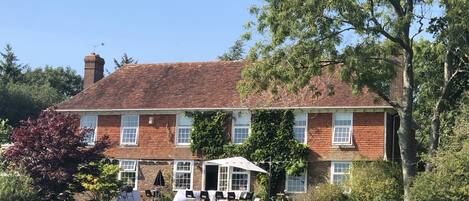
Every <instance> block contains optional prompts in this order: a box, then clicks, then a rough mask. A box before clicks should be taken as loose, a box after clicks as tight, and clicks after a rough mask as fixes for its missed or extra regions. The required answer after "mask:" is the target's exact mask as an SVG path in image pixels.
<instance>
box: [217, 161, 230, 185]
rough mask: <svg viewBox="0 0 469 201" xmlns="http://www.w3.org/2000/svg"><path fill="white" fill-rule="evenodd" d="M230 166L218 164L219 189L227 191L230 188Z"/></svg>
mask: <svg viewBox="0 0 469 201" xmlns="http://www.w3.org/2000/svg"><path fill="white" fill-rule="evenodd" d="M228 170H229V169H228V167H227V166H221V165H220V166H218V190H219V191H227V190H228Z"/></svg>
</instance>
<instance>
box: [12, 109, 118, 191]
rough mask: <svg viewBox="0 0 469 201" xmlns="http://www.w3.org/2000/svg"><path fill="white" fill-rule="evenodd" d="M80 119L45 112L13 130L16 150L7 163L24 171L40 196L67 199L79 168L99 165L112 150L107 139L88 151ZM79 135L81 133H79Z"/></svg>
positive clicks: (69, 115) (51, 111)
mask: <svg viewBox="0 0 469 201" xmlns="http://www.w3.org/2000/svg"><path fill="white" fill-rule="evenodd" d="M79 126H80V122H79V119H78V116H76V115H71V114H62V113H59V112H56V111H53V110H46V111H43V112H42V113H41V115H40V116H39V117H38V118H37V119H36V120H33V119H28V120H27V121H25V122H22V125H21V127H20V128H16V129H14V130H13V132H12V135H11V139H12V141H13V142H14V144H13V146H11V147H9V148H8V149H7V151H6V152H5V155H4V156H5V159H6V160H8V162H10V163H11V164H13V165H14V166H15V167H23V168H24V171H25V172H26V173H27V174H28V175H29V176H30V177H31V178H32V179H33V184H34V186H35V187H36V188H38V190H39V193H40V196H41V197H44V198H45V199H48V200H60V199H63V198H59V195H62V196H66V195H67V194H64V193H66V191H67V190H68V189H67V188H68V187H69V184H71V183H73V182H74V180H73V175H74V174H76V173H77V172H78V166H79V165H80V164H87V163H89V162H92V161H99V160H100V159H102V158H103V157H104V154H103V153H104V150H105V149H106V148H107V147H108V146H109V140H108V138H107V137H103V138H102V139H100V140H98V141H97V142H96V143H95V145H94V146H92V147H89V146H88V145H87V144H86V143H85V142H83V139H84V136H85V135H86V133H87V132H88V131H87V129H81V130H80V129H79ZM78 131H80V132H78Z"/></svg>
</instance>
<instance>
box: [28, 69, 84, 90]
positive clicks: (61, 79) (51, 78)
mask: <svg viewBox="0 0 469 201" xmlns="http://www.w3.org/2000/svg"><path fill="white" fill-rule="evenodd" d="M21 82H22V83H25V84H29V85H48V86H50V87H52V88H54V89H56V90H57V92H59V93H60V94H62V95H63V96H64V98H65V97H70V96H73V95H75V94H77V93H78V92H80V91H81V90H82V88H83V79H82V78H81V76H80V75H78V74H77V73H76V71H75V70H73V69H72V68H70V67H52V66H48V65H46V66H45V67H44V68H36V69H31V68H27V70H26V71H25V72H24V74H23V76H22V80H21Z"/></svg>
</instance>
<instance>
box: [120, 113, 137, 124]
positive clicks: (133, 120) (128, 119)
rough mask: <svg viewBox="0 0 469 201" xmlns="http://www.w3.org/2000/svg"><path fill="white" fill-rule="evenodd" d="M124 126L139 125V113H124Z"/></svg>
mask: <svg viewBox="0 0 469 201" xmlns="http://www.w3.org/2000/svg"><path fill="white" fill-rule="evenodd" d="M122 126H123V127H138V116H137V115H124V116H122Z"/></svg>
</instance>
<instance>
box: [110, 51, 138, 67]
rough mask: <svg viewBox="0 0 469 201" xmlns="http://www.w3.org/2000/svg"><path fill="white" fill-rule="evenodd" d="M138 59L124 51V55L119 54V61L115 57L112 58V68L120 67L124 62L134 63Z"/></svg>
mask: <svg viewBox="0 0 469 201" xmlns="http://www.w3.org/2000/svg"><path fill="white" fill-rule="evenodd" d="M136 63H138V61H137V60H136V59H134V58H132V57H129V56H128V55H127V53H124V55H122V56H121V59H120V61H118V60H117V59H114V65H116V66H115V67H114V69H119V68H120V67H122V66H124V65H125V64H136Z"/></svg>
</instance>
